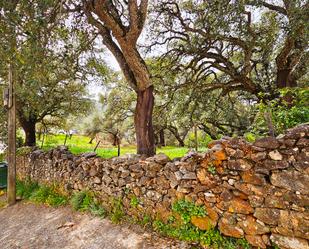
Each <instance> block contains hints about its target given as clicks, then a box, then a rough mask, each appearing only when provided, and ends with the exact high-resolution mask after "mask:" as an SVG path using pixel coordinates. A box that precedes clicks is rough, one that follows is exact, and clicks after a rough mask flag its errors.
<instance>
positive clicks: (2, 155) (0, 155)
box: [0, 153, 5, 162]
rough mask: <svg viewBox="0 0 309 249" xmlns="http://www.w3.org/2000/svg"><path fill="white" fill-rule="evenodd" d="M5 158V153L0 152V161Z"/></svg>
mask: <svg viewBox="0 0 309 249" xmlns="http://www.w3.org/2000/svg"><path fill="white" fill-rule="evenodd" d="M4 160H5V154H4V153H0V162H3V161H4Z"/></svg>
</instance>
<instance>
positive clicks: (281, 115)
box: [254, 88, 309, 134]
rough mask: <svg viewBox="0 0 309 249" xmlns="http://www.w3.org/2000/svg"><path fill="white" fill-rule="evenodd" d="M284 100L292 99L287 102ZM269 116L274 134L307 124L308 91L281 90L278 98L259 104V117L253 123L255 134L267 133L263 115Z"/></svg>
mask: <svg viewBox="0 0 309 249" xmlns="http://www.w3.org/2000/svg"><path fill="white" fill-rule="evenodd" d="M285 99H292V102H290V101H289V102H287V101H286V100H285ZM266 113H269V114H270V116H271V121H272V125H273V126H274V129H275V132H276V134H280V133H283V132H284V131H285V130H286V129H288V128H292V127H294V126H296V125H298V124H302V123H307V122H309V89H306V88H294V89H289V88H287V89H283V90H281V91H280V97H279V98H276V99H273V100H272V101H269V102H267V103H260V104H259V115H258V117H257V120H256V122H255V128H254V131H255V133H260V134H264V133H266V132H267V131H268V129H267V122H266V120H265V117H264V116H265V114H266Z"/></svg>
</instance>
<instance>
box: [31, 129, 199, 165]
mask: <svg viewBox="0 0 309 249" xmlns="http://www.w3.org/2000/svg"><path fill="white" fill-rule="evenodd" d="M64 140H65V135H64V134H58V135H52V134H48V135H47V136H46V138H45V142H44V146H43V150H49V149H51V148H55V147H57V146H59V145H63V142H64ZM89 141H90V138H89V137H88V136H80V135H73V136H72V138H71V139H68V140H67V146H68V147H69V150H70V151H71V152H72V153H73V154H81V153H84V152H89V151H93V149H94V147H95V144H89ZM40 143H41V141H38V142H37V145H38V146H40V145H41V144H40ZM204 149H205V148H201V150H204ZM96 152H97V154H98V156H100V157H102V158H112V157H115V156H117V148H115V147H107V148H100V147H99V148H98V149H97V151H96ZM160 152H162V153H164V154H166V155H167V156H168V157H169V158H171V159H173V158H175V157H182V156H184V155H185V154H186V153H187V152H188V148H186V147H174V146H165V147H161V148H158V149H157V153H160ZM127 153H131V154H134V153H136V147H135V146H123V147H121V155H124V154H127Z"/></svg>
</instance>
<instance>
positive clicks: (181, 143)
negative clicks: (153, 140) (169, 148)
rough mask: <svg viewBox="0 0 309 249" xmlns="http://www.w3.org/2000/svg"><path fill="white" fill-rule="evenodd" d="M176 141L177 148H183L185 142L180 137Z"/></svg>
mask: <svg viewBox="0 0 309 249" xmlns="http://www.w3.org/2000/svg"><path fill="white" fill-rule="evenodd" d="M176 139H177V141H178V143H179V147H185V142H184V141H183V140H182V139H181V138H180V137H179V138H177V137H176Z"/></svg>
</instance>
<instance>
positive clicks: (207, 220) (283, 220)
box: [18, 124, 309, 249]
mask: <svg viewBox="0 0 309 249" xmlns="http://www.w3.org/2000/svg"><path fill="white" fill-rule="evenodd" d="M18 175H19V177H21V178H25V177H30V178H31V179H32V180H36V181H38V182H41V183H53V182H56V183H59V184H61V185H62V186H64V188H65V189H66V190H67V191H71V190H82V189H90V190H92V191H94V192H96V193H97V194H98V196H99V197H100V198H101V199H102V200H103V202H104V203H106V204H107V206H108V202H109V201H110V200H111V197H120V198H122V200H123V203H124V206H125V208H126V210H127V212H128V213H129V214H130V212H134V211H132V209H130V198H132V196H135V197H136V198H138V200H139V205H138V209H137V212H136V214H135V215H141V214H143V213H147V214H151V215H152V216H153V217H157V218H158V217H159V218H160V219H163V220H164V219H166V217H167V216H168V215H169V212H170V207H171V203H173V202H174V201H175V200H177V199H181V198H186V199H188V200H191V201H194V202H196V203H197V204H203V205H205V208H206V211H207V214H208V215H207V216H206V217H203V218H202V217H193V218H192V220H191V222H192V223H193V224H194V225H195V226H197V227H199V228H200V229H209V228H210V227H218V229H219V230H220V231H221V233H222V234H224V235H227V236H231V237H236V238H243V237H245V238H246V239H247V240H248V241H249V243H251V244H252V245H254V246H256V247H260V248H266V247H268V246H270V245H271V243H272V242H275V243H276V244H278V245H279V246H280V248H291V249H308V248H309V246H308V240H309V125H308V124H305V125H301V126H298V127H296V128H294V129H291V130H289V131H288V132H287V133H286V134H285V135H281V136H279V137H277V138H271V137H266V138H262V139H259V140H257V141H256V142H255V143H253V144H250V143H248V142H246V141H245V140H243V139H241V138H223V139H221V140H219V141H215V142H213V143H211V144H210V145H209V150H208V151H207V153H204V154H198V153H189V154H188V155H186V156H185V157H183V158H181V159H179V160H173V161H171V160H170V159H169V158H168V157H167V156H166V155H164V154H158V155H156V156H154V157H150V158H143V157H140V156H137V155H127V156H121V157H116V158H113V159H109V160H106V159H102V158H98V157H96V154H95V153H85V154H83V155H81V156H75V155H72V154H71V153H70V152H69V151H68V150H67V149H66V148H65V147H59V148H57V149H53V150H51V151H49V152H43V151H40V150H36V151H33V152H32V153H31V154H30V155H28V156H23V157H19V158H18Z"/></svg>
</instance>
